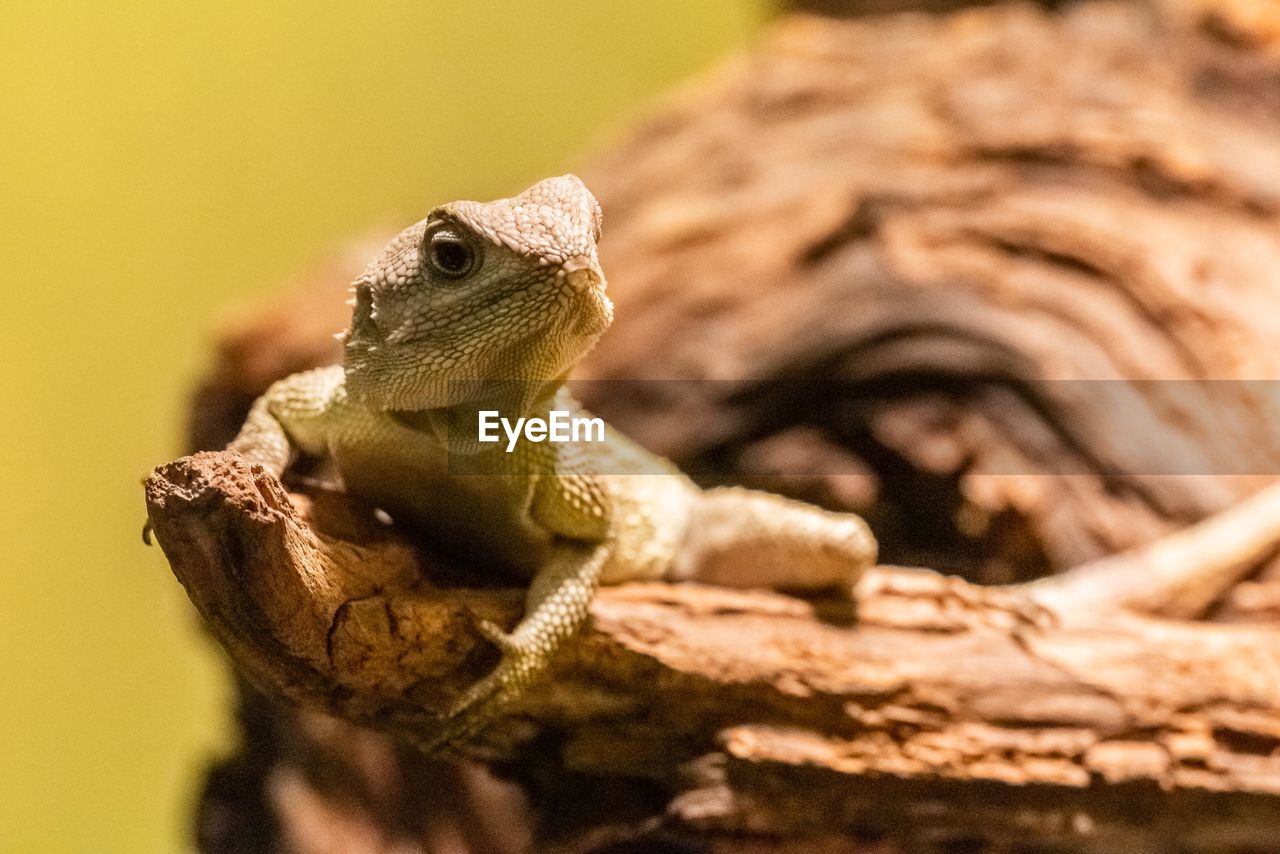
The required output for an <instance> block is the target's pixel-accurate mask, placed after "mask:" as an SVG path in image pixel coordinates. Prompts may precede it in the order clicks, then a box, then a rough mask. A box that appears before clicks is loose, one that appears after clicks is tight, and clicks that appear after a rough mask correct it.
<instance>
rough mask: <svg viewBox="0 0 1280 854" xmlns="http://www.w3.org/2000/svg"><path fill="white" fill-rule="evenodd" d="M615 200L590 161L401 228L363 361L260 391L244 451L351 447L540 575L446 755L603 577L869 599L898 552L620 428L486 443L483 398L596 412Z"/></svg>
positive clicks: (361, 470) (494, 632) (388, 503)
mask: <svg viewBox="0 0 1280 854" xmlns="http://www.w3.org/2000/svg"><path fill="white" fill-rule="evenodd" d="M600 218H601V213H600V207H599V205H598V204H597V202H596V200H595V198H594V197H593V196H592V195H591V193H590V192H589V191H588V190H587V188H586V187H585V186H584V185H583V184H582V182H581V181H580V180H579V179H578V178H576V177H574V176H572V175H566V176H562V177H559V178H551V179H548V180H546V181H542V182H541V183H538V184H535V185H534V186H533V187H530V188H529V189H528V190H526V191H525V192H524V193H522V194H520V195H519V196H516V197H515V198H512V199H501V200H498V201H495V202H489V203H479V202H454V203H452V204H448V205H444V206H442V207H439V208H436V209H435V210H433V211H432V212H431V213H430V214H429V215H428V216H427V218H426V219H424V220H422V221H421V222H419V223H417V224H416V225H413V226H411V227H409V228H408V229H406V230H405V231H404V232H402V233H401V234H400V235H399V236H398V237H396V238H395V239H394V240H393V241H392V242H391V243H390V244H389V245H388V246H387V247H386V249H384V250H383V251H382V253H381V255H379V257H378V258H377V259H375V260H374V262H373V263H372V264H371V265H370V266H369V268H368V269H367V270H366V271H365V272H364V274H363V275H361V276H360V278H359V279H357V280H356V282H355V285H354V288H353V290H354V292H355V299H354V300H353V306H354V311H353V313H352V320H351V327H350V329H349V330H348V331H347V332H346V333H345V335H344V341H345V345H344V358H343V364H342V366H335V367H332V368H322V369H320V370H315V371H308V372H305V373H301V374H295V375H294V376H291V377H288V378H287V379H284V380H282V381H280V382H278V383H276V384H275V385H273V386H272V387H271V388H270V389H269V390H268V391H267V393H266V394H265V395H263V396H262V397H261V398H260V399H259V400H258V401H257V402H256V403H255V404H254V406H253V408H252V411H251V412H250V414H249V417H248V419H247V421H246V422H245V425H244V427H243V428H242V429H241V431H240V434H239V435H238V436H237V437H236V439H235V440H234V441H233V442H232V443H231V444H230V446H229V447H230V449H231V450H234V451H238V452H240V453H241V454H244V455H245V456H246V457H248V458H249V459H250V460H251V461H253V462H257V463H260V464H261V465H263V466H264V467H265V468H266V469H267V470H269V471H271V472H272V473H273V474H275V475H277V476H280V475H282V474H283V473H284V470H285V469H286V467H287V466H288V465H289V464H290V462H291V461H292V460H293V458H294V457H295V455H297V454H298V453H299V452H301V453H306V454H309V455H314V456H323V457H328V458H330V459H331V460H332V461H333V462H334V463H336V465H337V468H338V470H339V471H340V472H341V475H342V478H343V480H344V482H345V485H346V487H347V489H348V490H350V491H351V492H353V493H355V494H358V495H362V496H364V497H365V498H367V499H369V500H371V501H372V502H374V503H375V504H377V505H378V506H380V507H382V508H383V509H385V510H386V511H388V512H389V513H390V514H391V515H392V517H393V518H394V519H395V520H396V521H397V523H399V524H401V525H404V526H407V527H410V528H414V529H417V530H420V531H421V532H423V533H424V534H425V535H426V536H428V537H430V538H431V539H432V540H434V541H435V542H437V543H439V544H440V545H441V546H443V547H445V548H447V549H450V550H452V551H454V552H455V553H457V554H459V555H460V556H461V557H463V558H466V559H470V560H472V561H478V562H479V563H480V565H483V566H486V567H493V568H494V569H497V570H500V571H503V572H507V573H511V574H513V575H516V576H518V577H522V578H525V579H528V580H529V592H528V598H527V602H526V609H525V615H524V617H523V619H522V620H521V621H520V623H519V625H518V626H516V628H515V629H514V630H513V631H512V632H511V633H509V634H508V633H506V632H504V631H503V630H501V629H500V628H499V627H497V626H494V625H492V624H483V625H481V627H480V628H481V630H482V632H483V633H484V634H485V636H486V637H488V638H489V639H490V640H491V641H492V642H493V643H495V644H496V645H497V646H498V647H499V648H500V649H501V651H502V658H501V660H500V662H499V664H498V666H497V667H496V668H495V669H494V670H493V672H491V673H490V674H488V675H487V676H486V677H485V678H484V679H482V680H481V681H480V682H478V683H477V684H476V685H475V686H473V687H472V688H471V689H470V690H469V691H467V692H465V693H464V695H463V696H462V697H461V699H460V700H459V701H458V702H457V703H456V704H455V705H454V707H453V708H452V709H451V711H450V712H449V714H448V715H447V717H446V719H445V720H444V721H443V722H442V726H441V728H440V730H439V731H438V732H435V733H431V734H427V735H425V736H424V739H423V745H424V747H426V748H427V749H429V750H433V749H436V748H439V747H442V746H445V745H454V744H458V743H460V742H462V741H464V740H466V739H467V738H469V737H471V736H472V735H473V734H475V733H476V732H477V731H478V730H479V729H480V728H481V727H483V726H484V725H485V724H486V723H488V722H489V721H490V720H492V719H493V718H494V717H495V716H496V715H497V714H499V713H500V712H501V710H502V709H503V708H504V706H506V704H507V703H509V702H510V701H511V700H513V699H515V698H517V697H519V695H520V693H521V692H522V691H523V689H524V688H525V686H526V685H527V684H528V683H529V681H530V680H532V679H534V678H536V677H537V676H538V674H539V673H541V672H542V671H543V670H544V669H545V668H546V666H547V664H548V662H549V660H550V658H551V656H552V654H553V653H554V652H555V650H556V649H557V648H558V647H559V646H560V645H561V644H562V643H564V641H565V640H566V639H567V638H569V637H570V636H572V635H573V634H574V632H576V631H577V630H578V629H579V628H581V626H582V624H583V622H584V621H585V620H586V618H587V610H588V606H589V605H590V602H591V598H592V596H593V595H594V593H595V590H596V588H597V586H598V585H599V584H602V583H603V584H613V583H618V582H622V581H627V580H635V579H671V580H699V581H707V582H713V583H719V584H729V585H736V586H751V587H756V586H767V587H778V588H791V589H802V590H803V589H808V590H816V589H821V588H837V589H840V590H843V591H846V592H851V590H852V586H853V584H854V582H856V580H857V579H858V577H859V576H860V575H861V573H862V571H863V570H864V569H865V568H867V567H868V566H870V565H871V564H873V563H874V562H875V555H876V545H875V540H874V539H873V538H872V536H871V534H870V532H869V531H868V530H867V527H866V525H865V524H864V523H863V522H862V520H861V519H859V518H857V517H855V516H847V515H839V514H833V513H827V512H825V511H822V510H819V509H817V508H814V507H810V506H808V505H805V504H801V503H799V502H795V501H791V500H788V499H785V498H781V497H779V496H775V495H769V494H766V493H761V492H752V491H749V490H745V489H716V490H708V491H705V492H704V491H701V490H699V489H698V488H697V487H696V486H694V484H693V483H692V482H691V481H689V480H688V478H686V477H685V476H684V475H682V474H680V473H679V472H678V471H677V470H676V469H675V468H674V467H673V466H672V465H671V464H670V463H668V462H667V461H666V460H663V459H661V458H660V457H657V456H654V455H652V454H649V453H648V452H646V451H644V450H643V449H641V448H639V447H638V446H636V445H635V444H633V443H632V442H630V441H629V440H627V439H626V438H625V437H623V436H621V435H620V434H618V433H616V432H614V431H613V430H612V429H611V428H607V429H606V435H605V441H604V442H586V441H582V442H578V443H564V444H552V443H550V442H545V443H529V442H523V441H522V442H521V443H520V444H519V445H518V446H517V448H516V449H515V451H514V452H513V453H510V454H508V453H507V452H506V450H505V442H501V443H498V444H497V445H481V444H479V443H478V442H476V441H475V439H474V437H475V435H476V426H477V422H476V419H477V417H478V410H480V409H496V410H498V411H499V412H501V414H502V416H503V417H506V418H509V419H513V420H514V418H516V417H521V416H524V417H529V416H535V415H541V416H542V417H546V415H547V413H548V412H549V411H550V410H552V409H561V410H570V411H572V412H574V413H581V409H580V407H579V406H578V405H577V404H576V403H575V402H574V401H573V400H572V398H571V397H570V396H569V394H568V392H567V390H566V389H564V388H563V382H564V378H565V377H566V376H567V374H568V372H569V370H570V369H571V368H572V366H573V364H574V363H575V362H576V361H577V360H578V359H579V358H580V357H581V356H582V355H583V354H584V353H586V352H587V351H588V350H589V349H590V348H591V347H592V346H593V345H594V343H595V341H596V339H597V338H598V337H599V336H600V334H601V333H603V332H604V331H605V329H606V328H607V327H608V326H609V323H610V320H611V319H612V312H613V306H612V303H610V301H609V298H608V296H606V294H605V279H604V274H603V272H602V271H601V270H600V264H599V260H598V258H597V255H596V242H597V241H598V240H599V237H600Z"/></svg>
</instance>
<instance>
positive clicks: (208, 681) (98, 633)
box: [0, 0, 765, 852]
mask: <svg viewBox="0 0 1280 854" xmlns="http://www.w3.org/2000/svg"><path fill="white" fill-rule="evenodd" d="M764 13H765V9H764V4H763V3H762V2H760V0H710V2H705V3H697V4H686V3H679V2H675V0H651V2H646V3H632V4H612V3H609V4H605V3H595V2H590V0H572V2H565V1H564V0H561V2H554V3H539V4H529V5H521V4H512V3H500V2H470V3H434V2H429V3H421V2H412V0H397V2H368V3H361V4H341V3H301V2H287V3H273V4H257V3H244V2H236V3H229V4H217V5H216V6H209V7H201V6H199V5H192V4H171V3H161V2H155V0H145V1H144V2H134V3H128V4H121V3H106V2H88V3H86V2H77V3H65V2H54V3H48V2H35V0H9V2H5V3H3V4H0V116H3V118H2V119H0V122H3V133H2V134H0V188H2V190H0V192H3V198H4V203H3V205H2V206H0V258H2V259H3V265H4V270H5V275H6V289H7V293H8V297H7V308H6V312H5V316H6V319H7V321H8V322H7V324H6V325H7V329H6V332H5V334H4V336H3V344H2V346H3V348H4V349H3V358H2V359H0V376H3V392H4V399H5V400H6V401H7V405H6V407H5V409H6V412H5V415H4V417H3V420H2V421H0V471H2V472H3V473H4V475H3V478H2V482H3V483H4V484H5V486H6V488H5V489H4V491H3V495H2V496H0V519H2V520H3V523H2V524H3V528H4V537H3V546H4V549H3V563H2V564H0V601H2V602H3V603H4V609H5V613H4V615H3V618H2V619H0V686H2V687H0V851H6V852H7V851H95V852H110V851H130V852H138V851H176V850H180V849H183V848H186V847H187V842H186V840H188V839H189V832H188V827H187V823H188V820H189V812H190V810H189V804H190V802H191V799H192V798H193V796H194V794H195V791H196V787H197V786H198V785H199V778H200V776H201V773H202V771H203V770H204V768H205V766H206V764H207V763H208V762H210V761H212V759H213V758H215V757H216V756H217V755H218V754H219V752H220V751H222V750H224V749H226V746H227V740H228V739H229V724H228V721H227V720H226V719H225V715H226V714H227V708H228V702H229V700H228V695H229V687H228V685H227V684H226V681H225V678H224V675H223V671H222V667H221V665H220V662H219V660H218V654H217V652H216V651H215V649H214V648H213V647H212V644H211V643H210V642H208V641H207V640H206V639H205V638H204V637H203V636H202V634H201V632H200V631H199V629H198V627H197V623H196V620H195V617H194V616H193V614H192V613H191V611H190V609H189V608H188V605H187V602H186V599H185V596H184V594H183V592H182V590H181V589H180V588H179V586H178V585H177V584H176V583H175V581H174V579H173V577H172V576H171V575H170V574H169V572H168V569H167V567H166V565H165V561H164V558H163V556H162V555H161V553H160V551H159V550H158V549H151V550H147V549H145V548H144V547H143V546H142V543H141V541H140V538H139V532H140V529H141V526H142V522H143V518H144V510H143V504H142V491H141V486H140V481H141V479H142V477H143V476H144V475H145V474H146V473H147V471H148V470H149V468H150V467H151V466H153V465H155V464H157V463H159V462H161V461H164V460H166V459H169V458H172V457H174V456H175V455H176V454H177V453H178V452H179V451H180V450H181V448H182V426H183V421H184V411H185V406H186V402H187V392H188V390H189V387H190V384H191V382H192V380H193V378H194V377H195V375H196V374H197V373H198V371H199V370H200V368H201V367H202V365H204V364H205V363H206V362H207V357H208V347H209V340H210V334H211V331H212V330H213V329H215V328H216V326H217V323H218V319H219V317H220V316H222V315H223V314H224V313H225V312H226V311H227V310H229V309H230V308H232V307H235V306H237V305H243V304H244V303H245V302H246V301H248V300H250V299H251V298H253V297H254V296H256V295H262V294H267V293H270V292H272V291H274V290H276V289H278V288H279V287H280V284H281V282H282V281H283V280H284V279H286V278H287V277H288V276H289V275H290V274H292V273H295V272H296V271H298V270H299V269H300V268H302V267H304V266H305V265H306V264H307V263H308V262H309V261H311V260H313V259H315V258H316V257H317V255H320V254H322V253H323V252H324V251H325V250H327V249H330V248H332V247H333V246H334V245H335V244H336V243H338V242H339V241H340V240H341V239H343V238H346V237H349V236H350V235H352V234H357V233H360V232H362V231H363V230H365V229H366V228H367V227H368V226H369V225H370V224H373V223H380V224H381V223H390V224H397V223H401V222H407V221H409V220H411V219H414V218H416V217H417V216H419V215H420V214H421V212H422V211H423V210H424V209H425V208H427V207H428V206H430V205H431V204H434V203H436V202H439V201H442V200H446V199H451V198H454V197H463V196H465V197H478V198H488V197H492V196H495V195H502V194H506V193H508V192H510V191H513V190H517V189H520V188H521V187H523V185H524V184H526V183H527V182H529V181H531V180H533V179H535V178H538V177H541V176H544V175H548V174H553V173H557V172H560V171H564V170H566V169H567V168H570V167H571V166H572V165H573V164H574V163H575V162H577V156H578V154H579V153H580V152H582V151H583V150H584V149H587V148H588V147H590V145H591V144H592V140H597V141H598V140H599V138H600V137H599V133H600V132H601V130H602V129H606V128H608V127H609V126H611V125H614V124H616V123H617V122H619V121H620V120H621V119H623V118H624V117H625V116H627V115H628V114H629V113H631V112H633V111H634V110H635V109H636V108H637V106H638V105H640V104H642V103H643V102H645V101H646V99H649V98H650V97H652V96H653V95H654V94H656V93H657V92H659V91H661V90H662V89H664V88H666V87H668V86H669V85H670V84H672V83H673V82H675V81H677V80H679V79H681V78H682V77H684V76H686V75H688V74H689V73H690V72H691V71H693V70H695V69H698V68H701V67H703V66H705V65H707V64H708V63H709V62H710V61H712V60H713V59H714V58H716V57H717V56H720V55H723V54H725V53H726V52H728V51H730V50H732V49H733V48H734V46H735V45H738V44H740V43H743V42H744V41H746V40H747V39H748V38H749V37H750V35H751V33H752V32H753V31H754V30H755V29H756V28H757V26H758V25H759V24H760V22H761V21H762V19H763V17H764Z"/></svg>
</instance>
